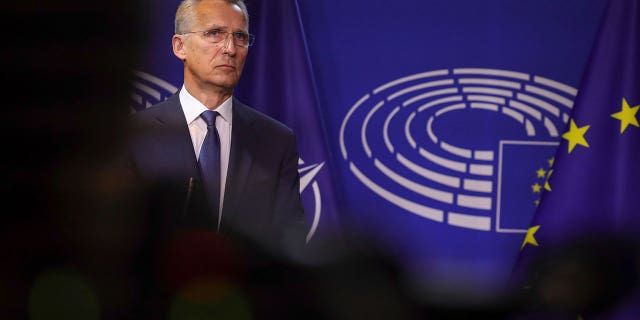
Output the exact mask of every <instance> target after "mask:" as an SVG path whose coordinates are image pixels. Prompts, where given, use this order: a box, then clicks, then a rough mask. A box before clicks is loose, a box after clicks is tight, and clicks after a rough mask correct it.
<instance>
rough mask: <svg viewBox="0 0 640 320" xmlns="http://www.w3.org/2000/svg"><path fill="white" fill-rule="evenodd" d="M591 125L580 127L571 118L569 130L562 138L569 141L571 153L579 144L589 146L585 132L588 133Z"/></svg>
mask: <svg viewBox="0 0 640 320" xmlns="http://www.w3.org/2000/svg"><path fill="white" fill-rule="evenodd" d="M589 127H590V126H589V125H586V126H582V127H578V126H577V125H576V122H575V121H573V119H571V123H570V124H569V131H567V132H565V133H564V134H563V135H562V138H564V139H565V140H567V141H569V153H571V151H573V148H575V147H576V145H578V144H579V145H581V146H585V147H587V148H588V147H589V143H587V140H586V139H585V138H584V134H585V133H587V130H589Z"/></svg>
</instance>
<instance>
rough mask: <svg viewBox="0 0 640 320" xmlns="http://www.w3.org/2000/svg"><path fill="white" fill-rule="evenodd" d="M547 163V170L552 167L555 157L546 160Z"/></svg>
mask: <svg viewBox="0 0 640 320" xmlns="http://www.w3.org/2000/svg"><path fill="white" fill-rule="evenodd" d="M547 161H548V162H549V168H551V167H553V163H554V162H555V161H556V158H555V157H551V159H549V160H547Z"/></svg>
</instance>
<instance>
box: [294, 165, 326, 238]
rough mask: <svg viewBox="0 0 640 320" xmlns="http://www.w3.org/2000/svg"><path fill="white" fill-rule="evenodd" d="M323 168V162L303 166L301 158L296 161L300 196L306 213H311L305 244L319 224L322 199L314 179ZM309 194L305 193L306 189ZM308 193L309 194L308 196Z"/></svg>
mask: <svg viewBox="0 0 640 320" xmlns="http://www.w3.org/2000/svg"><path fill="white" fill-rule="evenodd" d="M322 167H324V162H322V163H314V164H305V162H304V160H302V158H299V159H298V173H299V174H300V194H301V195H302V196H303V201H304V206H305V211H306V212H313V222H312V224H311V228H310V230H309V233H308V234H307V239H306V240H307V242H308V241H309V240H310V239H311V238H312V237H313V235H314V233H315V232H316V230H317V228H318V223H319V222H320V213H321V211H322V198H321V197H320V187H319V186H318V182H317V181H316V177H317V175H318V173H319V172H320V170H322ZM308 187H310V189H309V190H311V192H305V191H306V190H307V188H308ZM309 193H311V194H310V195H309Z"/></svg>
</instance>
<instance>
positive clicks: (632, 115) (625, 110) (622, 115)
mask: <svg viewBox="0 0 640 320" xmlns="http://www.w3.org/2000/svg"><path fill="white" fill-rule="evenodd" d="M639 108H640V105H637V106H635V107H631V108H629V103H628V102H627V99H625V98H622V110H620V112H616V113H613V114H611V117H613V118H616V119H618V120H620V134H622V133H624V130H626V129H627V127H628V126H629V125H634V126H636V127H640V125H638V119H637V118H636V113H638V109H639Z"/></svg>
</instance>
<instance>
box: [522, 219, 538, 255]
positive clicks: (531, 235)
mask: <svg viewBox="0 0 640 320" xmlns="http://www.w3.org/2000/svg"><path fill="white" fill-rule="evenodd" d="M538 229H540V225H537V226H533V227H531V228H529V230H527V235H526V236H525V237H524V241H522V247H520V250H522V249H524V246H526V245H527V243H529V244H532V245H534V246H538V241H537V240H536V238H535V237H534V235H535V234H536V232H538Z"/></svg>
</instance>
